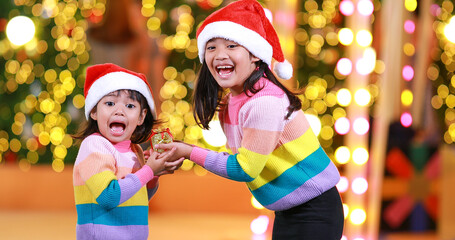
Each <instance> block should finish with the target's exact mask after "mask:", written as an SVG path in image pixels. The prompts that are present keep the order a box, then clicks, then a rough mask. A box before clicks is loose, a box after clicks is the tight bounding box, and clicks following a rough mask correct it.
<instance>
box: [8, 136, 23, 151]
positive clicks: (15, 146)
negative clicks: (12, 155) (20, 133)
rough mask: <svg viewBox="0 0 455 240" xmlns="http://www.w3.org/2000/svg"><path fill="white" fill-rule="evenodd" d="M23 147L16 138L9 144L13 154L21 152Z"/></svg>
mask: <svg viewBox="0 0 455 240" xmlns="http://www.w3.org/2000/svg"><path fill="white" fill-rule="evenodd" d="M21 147H22V144H21V141H19V140H18V139H16V138H13V139H11V141H10V142H9V149H11V151H13V152H19V150H21Z"/></svg>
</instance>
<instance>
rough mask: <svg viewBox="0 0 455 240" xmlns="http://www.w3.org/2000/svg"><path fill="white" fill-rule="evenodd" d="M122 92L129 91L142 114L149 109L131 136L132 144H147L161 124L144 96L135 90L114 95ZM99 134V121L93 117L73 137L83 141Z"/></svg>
mask: <svg viewBox="0 0 455 240" xmlns="http://www.w3.org/2000/svg"><path fill="white" fill-rule="evenodd" d="M121 91H127V92H128V96H129V98H131V99H132V100H135V101H138V102H139V104H140V107H141V113H142V110H143V109H147V113H146V115H145V119H144V122H143V123H142V124H141V125H139V126H137V127H136V129H135V130H134V132H133V135H132V136H131V142H132V143H135V144H140V143H143V142H146V141H147V140H148V139H149V138H150V135H151V134H152V129H153V126H154V125H155V124H160V123H161V122H160V121H158V120H156V119H155V118H154V117H153V114H152V113H151V111H150V107H149V105H148V103H147V100H146V99H145V97H144V96H142V94H141V93H139V92H138V91H135V90H129V89H121V90H117V91H114V92H112V93H114V94H117V95H119V94H120V92H121ZM93 111H96V105H95V107H93V109H92V112H93ZM97 132H98V133H99V129H98V123H97V121H95V120H93V119H92V118H91V117H89V118H88V121H86V122H85V123H84V125H83V126H82V129H81V130H80V131H79V132H78V133H76V134H75V135H73V138H74V139H77V140H83V139H84V138H86V137H88V136H90V135H92V134H93V133H97Z"/></svg>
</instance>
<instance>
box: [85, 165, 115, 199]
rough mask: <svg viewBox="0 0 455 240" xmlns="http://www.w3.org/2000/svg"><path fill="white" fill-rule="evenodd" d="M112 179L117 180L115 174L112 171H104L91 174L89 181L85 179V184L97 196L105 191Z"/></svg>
mask: <svg viewBox="0 0 455 240" xmlns="http://www.w3.org/2000/svg"><path fill="white" fill-rule="evenodd" d="M112 180H117V177H116V176H115V174H114V173H113V172H111V171H103V172H100V173H97V174H94V175H93V176H91V177H90V178H89V179H88V180H87V181H85V185H87V186H88V187H89V188H90V190H91V192H92V194H93V196H94V197H95V198H97V197H99V196H100V194H101V193H102V192H103V191H104V189H106V188H107V186H108V185H109V183H111V181H112Z"/></svg>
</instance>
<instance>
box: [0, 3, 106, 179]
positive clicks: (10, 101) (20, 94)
mask: <svg viewBox="0 0 455 240" xmlns="http://www.w3.org/2000/svg"><path fill="white" fill-rule="evenodd" d="M0 9H1V10H0V11H1V12H0V14H1V15H0V17H1V20H0V56H1V57H0V72H2V73H3V74H2V75H1V76H0V112H1V114H0V126H1V130H0V153H1V155H0V156H1V158H0V163H5V162H6V163H8V162H12V163H16V162H18V163H19V166H20V167H21V168H22V169H23V170H27V169H28V168H30V166H31V164H35V163H52V167H53V169H54V170H55V171H57V172H59V171H62V170H63V168H64V159H74V155H75V153H76V149H74V147H72V145H73V140H72V138H71V136H70V135H69V134H68V132H74V130H75V129H76V128H77V124H78V121H74V119H78V118H80V116H81V113H80V111H79V110H78V109H79V108H81V107H82V106H83V102H84V99H83V98H81V97H80V95H76V94H77V93H81V92H82V87H83V74H84V71H85V68H84V67H85V65H86V64H87V62H88V61H89V46H88V45H87V42H86V35H85V31H86V29H87V27H88V23H87V19H96V18H97V17H99V16H102V13H103V11H104V4H103V3H97V2H95V1H77V0H66V1H55V0H45V1H42V2H41V1H39V2H38V1H35V0H15V1H2V2H1V8H0ZM17 16H21V17H20V18H15V17H17ZM16 20H17V21H16ZM30 20H31V21H30ZM7 22H8V25H7V26H5V25H6V23H7ZM27 22H31V23H32V24H31V25H26V24H27ZM13 24H17V25H13ZM27 26H30V28H27ZM33 32H35V34H34V35H33V34H32V35H31V39H24V38H25V37H26V36H24V34H25V35H26V34H28V33H33ZM23 41H25V42H23ZM73 96H78V97H73ZM67 156H72V157H70V158H67Z"/></svg>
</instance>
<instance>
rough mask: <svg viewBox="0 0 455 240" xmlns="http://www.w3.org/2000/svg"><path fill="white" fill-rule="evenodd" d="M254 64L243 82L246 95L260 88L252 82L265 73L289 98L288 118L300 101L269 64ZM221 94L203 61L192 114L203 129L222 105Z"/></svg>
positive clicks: (259, 62) (194, 95)
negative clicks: (253, 68) (276, 75)
mask: <svg viewBox="0 0 455 240" xmlns="http://www.w3.org/2000/svg"><path fill="white" fill-rule="evenodd" d="M256 66H257V68H256V70H254V71H253V72H252V73H251V75H250V76H249V77H248V78H247V79H246V81H245V83H244V84H243V91H244V92H245V93H246V94H247V95H248V94H249V93H253V94H255V93H257V92H259V91H260V90H261V89H262V88H259V89H256V88H255V87H254V84H256V83H257V81H258V80H259V79H261V77H263V76H264V75H265V77H266V78H267V79H269V81H270V82H272V83H273V84H275V85H276V86H278V87H279V88H281V89H282V90H283V91H284V92H285V93H286V95H287V97H288V99H289V103H290V105H289V107H288V114H286V117H285V119H288V118H289V116H291V114H292V113H293V112H295V111H297V110H299V109H301V108H302V102H301V101H300V99H299V98H298V97H297V96H296V94H295V93H293V92H291V91H290V90H289V89H287V88H286V87H285V86H284V85H283V84H281V83H280V82H279V81H278V79H277V78H276V77H275V75H274V73H273V72H272V71H271V70H270V69H269V66H268V65H267V64H266V63H265V62H263V61H258V62H256ZM223 96H224V89H223V88H222V87H220V85H218V83H217V82H216V80H215V78H213V76H212V74H211V73H210V71H209V69H208V66H207V63H206V62H205V61H204V63H203V64H202V67H201V70H200V71H199V76H198V79H197V82H196V87H195V89H194V94H193V106H194V110H193V115H194V118H195V119H196V122H197V124H198V125H199V126H201V127H202V128H203V129H209V122H210V121H211V120H212V118H213V116H214V115H215V113H216V112H217V111H219V110H220V107H221V106H222V103H221V101H222V98H223ZM248 96H249V95H248Z"/></svg>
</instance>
